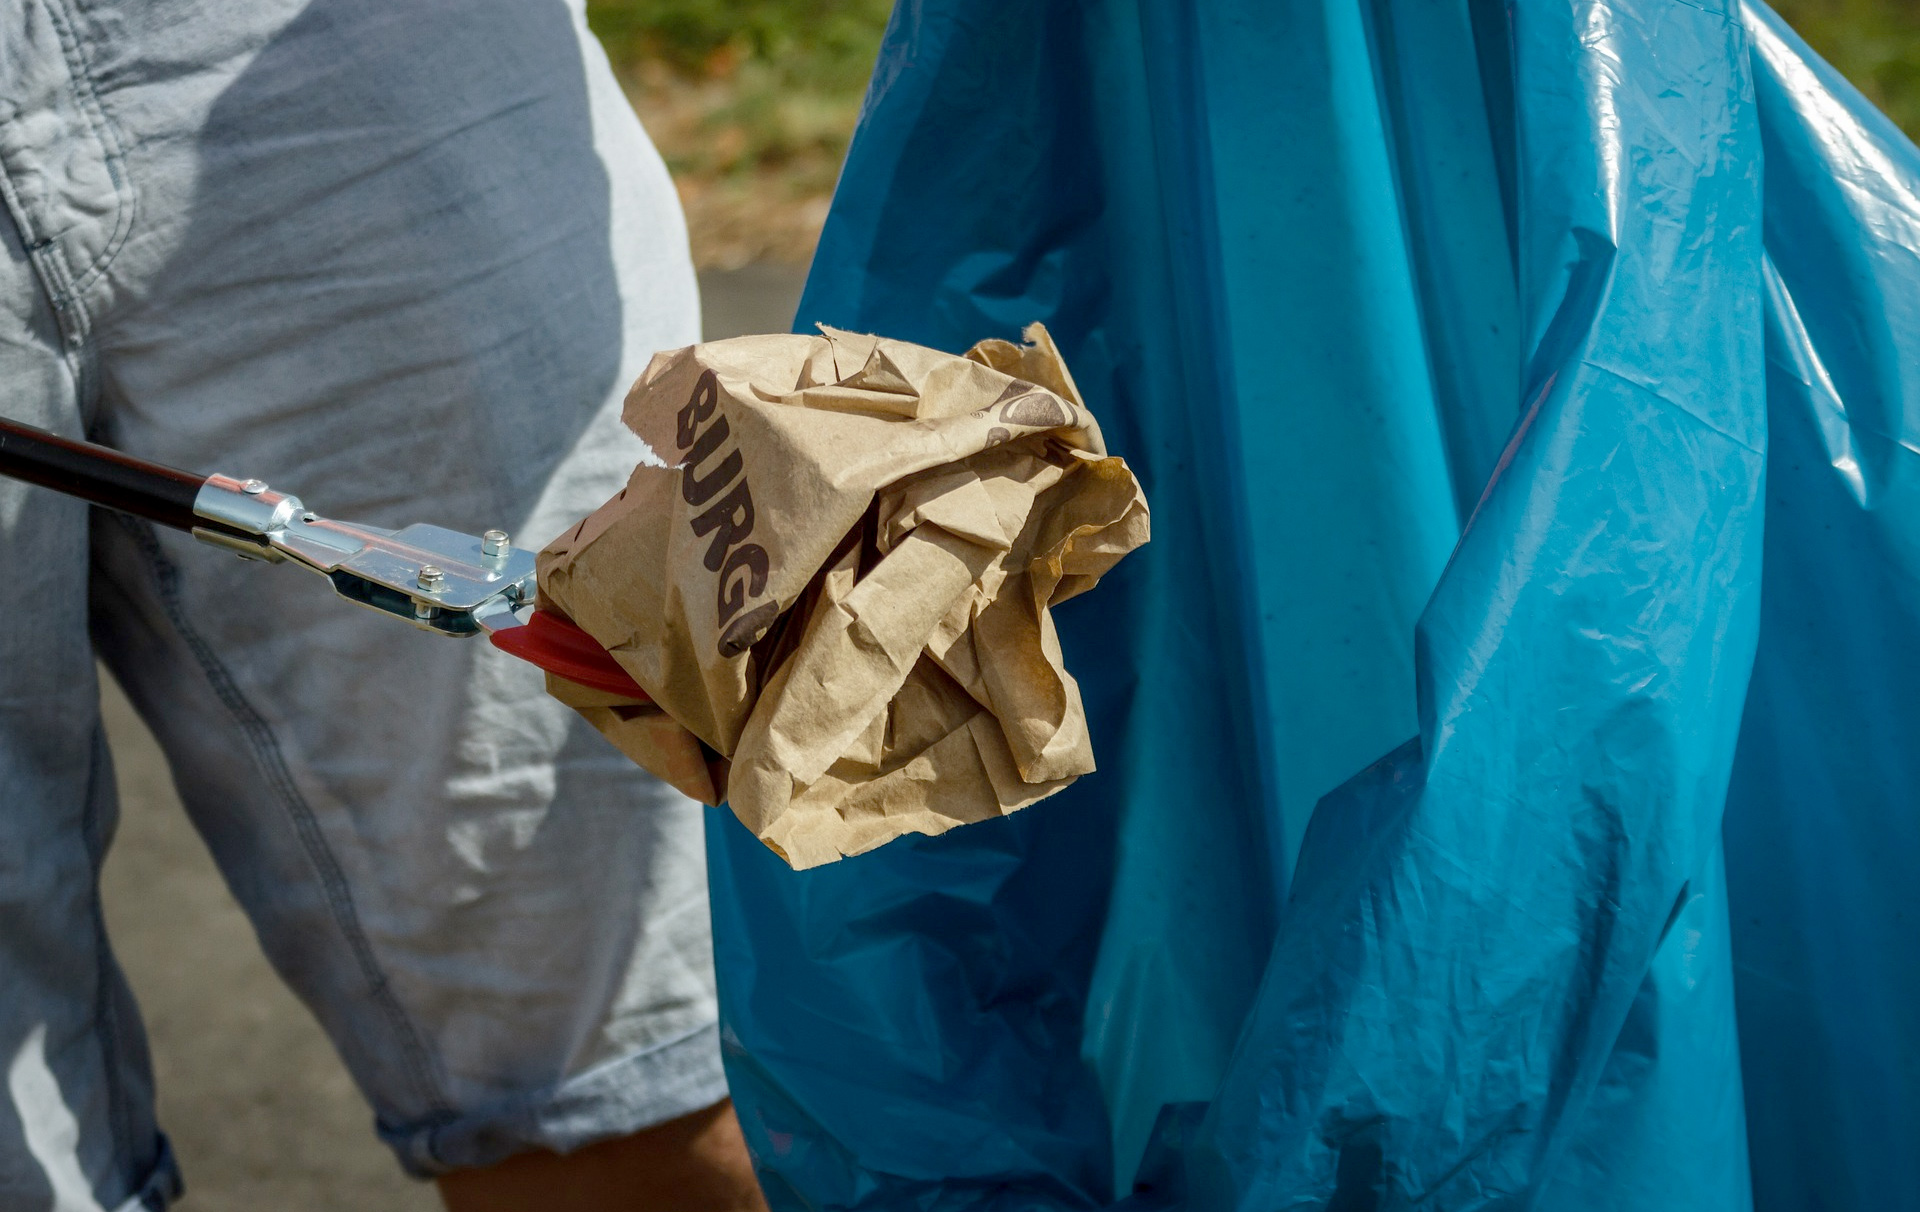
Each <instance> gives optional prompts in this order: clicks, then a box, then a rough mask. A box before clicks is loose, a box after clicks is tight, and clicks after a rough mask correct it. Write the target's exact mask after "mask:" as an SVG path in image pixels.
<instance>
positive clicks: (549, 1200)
mask: <svg viewBox="0 0 1920 1212" xmlns="http://www.w3.org/2000/svg"><path fill="white" fill-rule="evenodd" d="M440 1195H441V1198H442V1199H444V1200H445V1201H446V1205H447V1212H525V1210H526V1209H529V1208H538V1209H540V1210H541V1212H597V1210H600V1209H611V1208H621V1209H627V1208H631V1209H634V1210H635V1212H640V1210H641V1209H648V1210H651V1209H655V1208H672V1209H677V1210H679V1212H755V1210H756V1209H764V1208H765V1207H766V1201H765V1200H764V1199H763V1198H762V1197H761V1195H760V1188H759V1187H758V1186H756V1185H755V1184H754V1181H753V1167H752V1164H751V1162H750V1161H749V1159H748V1157H747V1142H746V1140H745V1139H744V1138H743V1137H742V1136H741V1135H740V1123H739V1121H738V1120H736V1119H735V1118H734V1115H733V1104H732V1103H731V1102H724V1103H719V1104H717V1105H715V1106H712V1107H708V1108H707V1109H706V1110H704V1111H696V1112H694V1113H693V1114H692V1115H683V1116H681V1117H680V1118H679V1119H676V1120H671V1121H669V1122H667V1123H664V1124H660V1125H658V1126H657V1127H653V1128H648V1129H646V1130H644V1131H641V1132H636V1133H634V1134H633V1135H632V1136H625V1137H621V1138H619V1139H617V1140H610V1141H603V1142H601V1143H600V1144H597V1145H589V1146H587V1147H586V1148H585V1149H582V1150H580V1151H579V1152H577V1153H568V1154H558V1153H548V1152H544V1151H543V1152H538V1153H521V1154H519V1155H517V1156H515V1157H511V1158H509V1159H507V1160H506V1161H504V1162H502V1163H500V1164H499V1165H497V1166H492V1167H489V1168H488V1169H485V1170H462V1171H460V1172H458V1173H455V1174H449V1175H446V1176H444V1177H443V1178H441V1179H440Z"/></svg>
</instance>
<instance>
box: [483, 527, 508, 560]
mask: <svg viewBox="0 0 1920 1212" xmlns="http://www.w3.org/2000/svg"><path fill="white" fill-rule="evenodd" d="M480 554H481V555H490V556H502V555H505V554H507V532H506V531H504V530H489V531H488V532H487V533H485V534H483V535H481V536H480Z"/></svg>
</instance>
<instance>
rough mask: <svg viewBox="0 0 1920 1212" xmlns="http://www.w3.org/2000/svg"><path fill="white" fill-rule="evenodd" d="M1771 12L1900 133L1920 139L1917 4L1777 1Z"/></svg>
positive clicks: (1910, 0)
mask: <svg viewBox="0 0 1920 1212" xmlns="http://www.w3.org/2000/svg"><path fill="white" fill-rule="evenodd" d="M1774 9H1775V11H1776V12H1778V13H1779V14H1780V15H1781V16H1782V17H1784V18H1786V20H1787V24H1789V25H1791V26H1793V28H1794V29H1796V30H1798V31H1799V33H1800V36H1801V37H1803V38H1805V39H1806V40H1807V42H1808V43H1809V44H1810V45H1811V46H1812V47H1813V49H1814V50H1816V51H1818V52H1820V56H1821V57H1822V58H1823V59H1825V60H1826V61H1827V62H1829V63H1831V64H1833V65H1834V66H1835V67H1836V68H1838V69H1839V70H1840V72H1841V74H1842V75H1844V76H1846V78H1847V79H1849V80H1851V81H1853V83H1854V84H1855V85H1856V86H1857V87H1858V88H1859V89H1860V91H1861V92H1863V93H1865V94H1866V95H1867V97H1868V99H1869V100H1871V101H1872V102H1873V103H1874V104H1875V105H1877V106H1879V107H1880V108H1881V109H1882V110H1884V111H1885V112H1886V114H1887V116H1888V117H1890V118H1892V119H1893V120H1894V121H1895V122H1897V123H1899V124H1900V127H1901V129H1903V130H1905V131H1906V132H1907V134H1908V135H1909V136H1911V137H1915V138H1920V3H1916V0H1775V3H1774Z"/></svg>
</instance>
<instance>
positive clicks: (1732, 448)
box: [709, 0, 1920, 1212]
mask: <svg viewBox="0 0 1920 1212" xmlns="http://www.w3.org/2000/svg"><path fill="white" fill-rule="evenodd" d="M1916 250H1920V156H1916V154H1915V152H1914V150H1913V148H1912V147H1911V146H1910V145H1909V144H1907V143H1906V141H1905V140H1904V139H1903V138H1902V137H1901V136H1900V135H1899V134H1898V133H1897V132H1895V131H1894V130H1893V128H1892V127H1891V126H1890V125H1889V124H1888V123H1886V122H1885V120H1884V119H1882V118H1880V117H1879V116H1878V115H1876V114H1874V113H1872V112H1871V110H1870V109H1869V107H1867V106H1866V104H1865V103H1864V102H1863V101H1862V100H1861V99H1860V98H1859V97H1858V96H1857V95H1856V94H1854V93H1853V92H1852V90H1850V89H1849V88H1848V87H1847V86H1846V85H1845V84H1843V83H1842V82H1840V81H1839V80H1838V79H1837V78H1836V77H1835V76H1834V75H1833V74H1832V73H1831V72H1830V71H1829V70H1828V69H1826V68H1825V67H1824V66H1823V65H1820V64H1819V63H1817V62H1816V61H1815V60H1813V58H1812V57H1811V55H1810V54H1809V52H1807V51H1806V49H1805V48H1804V47H1803V46H1802V45H1801V44H1800V43H1799V42H1798V41H1797V40H1796V39H1795V38H1794V37H1793V35H1791V34H1790V33H1788V32H1787V31H1786V30H1785V28H1784V27H1783V26H1782V25H1780V23H1779V22H1778V21H1777V20H1776V19H1775V18H1773V17H1772V15H1771V14H1770V13H1768V12H1767V11H1766V10H1764V9H1763V8H1759V7H1757V6H1749V7H1746V8H1740V7H1737V6H1735V7H1728V6H1724V5H1720V4H1714V3H1704V4H1672V3H1656V2H1654V0H1633V2H1630V3H1613V4H1600V3H1570V2H1569V0H1515V2H1514V3H1512V4H1511V5H1502V4H1499V3H1483V2H1482V0H1368V2H1365V3H1353V2H1344V3H1343V2H1340V0H1264V2H1261V3H1255V2H1253V0H1212V2H1210V3H1207V4H1204V5H1201V4H1189V5H1160V4H1150V3H1144V2H1141V3H1133V2H1128V0H1089V2H1088V3H1085V4H1077V5H1033V4H1026V3H1016V2H1014V0H922V2H919V3H907V4H903V5H902V6H901V7H900V8H899V10H898V11H897V12H896V14H895V18H894V23H893V26H892V28H891V30H890V31H889V34H888V37H887V41H886V46H885V48H884V50H883V52H882V56H881V60H880V64H879V67H878V69H877V72H876V76H875V81H874V86H873V89H872V92H871V93H870V96H869V102H868V108H867V112H866V114H865V116H864V118H863V121H862V125H861V129H860V132H859V134H858V136H857V137H856V140H855V143H854V146H853V149H852V152H851V154H850V157H849V160H848V164H847V167H846V170H845V173H844V175H843V178H842V181H841V185H840V188H839V191H838V193H837V195H836V198H835V203H834V209H833V213H832V215H831V217H830V219H829V222H828V227H827V231H826V235H825V237H824V239H823V242H822V245H821V250H820V253H819V255H818V257H817V259H816V262H815V267H814V271H813V275H812V277H811V279H810V281H809V285H808V291H807V295H806V298H805V300H804V301H803V303H802V307H801V312H800V315H799V317H798V321H799V323H800V325H801V326H802V327H805V326H809V325H811V324H812V323H813V322H815V321H822V322H826V323H830V324H834V325H837V326H841V327H847V328H854V329H861V330H877V331H884V332H886V333H888V334H889V335H892V336H897V337H900V338H903V339H906V340H911V341H918V342H922V343H925V344H930V345H935V346H939V347H942V348H946V349H953V350H958V349H962V348H965V347H966V346H967V345H969V344H971V343H972V342H973V341H975V340H977V339H979V338H982V337H986V336H995V335H999V336H1009V335H1012V334H1013V333H1015V332H1016V331H1017V330H1018V328H1019V327H1020V326H1021V325H1022V324H1024V323H1026V322H1029V321H1031V320H1036V319H1037V320H1041V321H1044V322H1045V323H1046V324H1047V325H1048V327H1049V328H1050V329H1051V330H1052V331H1053V333H1054V334H1055V336H1056V337H1057V338H1058V340H1059V343H1060V346H1061V348H1062V350H1063V352H1064V353H1065V354H1066V357H1067V359H1068V362H1069V364H1070V365H1071V366H1072V367H1073V370H1074V373H1075V376H1076V378H1077V379H1078V381H1079V383H1080V384H1081V386H1082V388H1083V390H1084V392H1085V394H1086V396H1087V397H1088V400H1089V403H1090V404H1091V405H1092V406H1093V408H1094V409H1095V411H1096V412H1097V413H1098V414H1099V415H1100V416H1101V417H1102V419H1103V422H1104V423H1105V424H1106V429H1107V437H1108V441H1109V444H1110V446H1111V447H1112V448H1113V449H1114V450H1115V451H1116V452H1117V453H1120V454H1122V455H1124V456H1125V457H1126V458H1127V459H1128V461H1129V463H1130V464H1132V465H1133V466H1134V467H1135V468H1136V470H1137V471H1138V473H1139V475H1140V478H1141V480H1142V481H1143V483H1144V485H1145V487H1146V490H1147V492H1148V495H1149V497H1150V498H1151V499H1152V500H1153V501H1154V503H1155V510H1156V542H1155V543H1154V544H1153V545H1152V546H1151V547H1149V548H1147V549H1145V550H1144V551H1143V552H1142V553H1140V554H1139V555H1137V556H1136V557H1135V558H1134V560H1133V561H1132V562H1130V564H1129V565H1126V566H1123V567H1122V568H1121V569H1120V570H1118V571H1117V572H1116V573H1115V574H1114V575H1113V576H1112V577H1111V578H1110V579H1109V581H1108V583H1107V585H1106V586H1103V591H1102V595H1101V600H1100V601H1099V602H1097V603H1092V604H1088V603H1071V604H1068V605H1067V606H1066V607H1064V608H1063V609H1062V610H1061V611H1060V613H1059V616H1058V617H1059V624H1060V629H1061V633H1062V637H1063V641H1064V643H1065V646H1066V649H1067V658H1068V661H1069V664H1070V665H1072V667H1074V668H1075V669H1076V670H1085V671H1086V673H1085V676H1084V677H1083V679H1082V689H1083V692H1084V694H1085V696H1086V702H1087V706H1088V712H1089V717H1090V722H1091V725H1092V727H1093V730H1094V736H1095V739H1096V743H1098V744H1099V745H1100V746H1101V748H1102V751H1103V752H1104V753H1107V754H1111V755H1113V756H1112V758H1111V759H1110V760H1109V761H1108V762H1107V764H1106V767H1105V768H1104V769H1103V770H1102V772H1101V773H1100V774H1098V775H1097V776H1094V777H1091V778H1088V779H1085V780H1082V782H1081V783H1079V784H1077V785H1076V786H1075V787H1073V788H1072V789H1071V790H1069V791H1068V792H1066V793H1064V794H1063V795H1062V796H1061V797H1059V799H1058V800H1057V801H1053V802H1051V803H1049V804H1047V805H1043V806H1041V807H1039V808H1037V809H1034V810H1030V811H1028V812H1026V813H1023V814H1021V815H1020V816H1017V817H1014V818H1010V819H1007V820H1003V821H997V822H992V823H988V824H983V825H979V826H974V827H970V828H969V829H967V830H962V831H959V832H957V833H954V834H951V835H948V836H944V837H940V838H932V839H909V840H905V841H902V842H898V843H895V844H893V845H890V846H888V847H886V848H883V849H882V850H879V851H876V852H874V853H873V854H870V855H867V856H863V857H861V858H860V859H858V860H855V861H852V862H849V863H845V864H841V865H839V866H836V867H831V868H824V869H821V870H818V871H809V872H799V873H795V872H792V871H788V870H786V869H785V868H784V867H783V866H782V865H781V864H779V863H778V861H777V860H776V859H774V858H773V857H772V856H770V855H767V854H765V853H762V852H760V851H759V848H758V846H757V844H756V843H754V842H753V840H752V839H751V838H750V837H748V836H747V835H746V834H745V832H744V831H743V830H741V829H739V828H738V827H737V826H736V825H734V824H733V823H732V822H731V821H730V820H728V819H726V818H725V817H723V816H719V815H716V816H714V817H713V818H711V823H710V830H709V839H710V842H709V854H710V861H711V868H712V878H713V894H714V914H715V933H716V939H717V946H718V948H719V959H720V969H721V982H722V1003H723V1014H724V1016H725V1020H726V1026H725V1035H724V1039H725V1044H726V1047H727V1059H728V1066H729V1073H730V1076H731V1079H732V1083H733V1090H734V1097H735V1099H736V1100H737V1103H738V1105H739V1107H740V1110H741V1114H742V1119H743V1123H744V1125H745V1128H746V1131H747V1134H748V1138H749V1141H750V1143H751V1145H752V1147H753V1149H754V1152H755V1156H756V1160H757V1162H758V1164H759V1166H760V1168H761V1174H762V1178H763V1180H764V1182H765V1184H766V1186H767V1188H768V1192H769V1196H770V1198H771V1199H772V1201H773V1203H774V1205H775V1206H776V1207H777V1208H783V1209H785V1208H814V1209H829V1208H836V1209H837V1208H863V1209H882V1208H884V1209H893V1208H910V1209H929V1210H932V1209H939V1210H942V1212H945V1210H956V1212H957V1210H960V1209H1015V1208H1019V1209H1031V1208H1085V1207H1102V1206H1108V1205H1111V1204H1114V1203H1115V1202H1117V1201H1121V1200H1123V1199H1124V1200H1127V1201H1128V1202H1129V1203H1130V1205H1137V1206H1140V1207H1151V1206H1166V1205H1170V1204H1177V1205H1183V1206H1186V1207H1191V1208H1196V1209H1199V1208H1207V1209H1212V1208H1245V1209H1262V1210H1265V1209H1276V1208H1328V1209H1335V1210H1338V1212H1362V1210H1366V1209H1390V1208H1407V1207H1413V1206H1418V1207H1421V1208H1482V1207H1515V1208H1518V1207H1529V1208H1541V1209H1582V1210H1584V1209H1672V1208H1687V1209H1729V1210H1732V1209H1744V1208H1747V1207H1758V1208H1762V1209H1770V1210H1771V1209H1792V1210H1799V1209H1807V1210H1809V1212H1811V1210H1813V1209H1826V1208H1842V1207H1844V1208H1867V1207H1873V1208H1903V1207H1920V1166H1915V1165H1913V1163H1912V1153H1913V1148H1914V1142H1915V1141H1920V1016H1916V1015H1915V1014H1914V1013H1913V1012H1912V1007H1913V1006H1914V1005H1916V1004H1920V950H1917V949H1916V948H1915V946H1914V945H1913V944H1914V930H1915V923H1917V922H1920V881H1916V880H1914V879H1913V878H1912V877H1911V875H1910V874H1909V871H1910V870H1911V869H1912V868H1913V867H1914V866H1915V865H1916V862H1920V810H1916V808H1915V807H1914V805H1916V804H1920V495H1917V490H1920V483H1917V480H1920V468H1917V467H1916V463H1915V459H1916V452H1920V388H1916V380H1915V373H1916V372H1915V371H1914V370H1913V369H1912V368H1914V367H1917V366H1920V259H1917V254H1916ZM1416 637H1417V638H1416ZM1409 738H1411V739H1409ZM1383 755H1384V756H1383ZM1323 797H1324V798H1323ZM1316 803H1317V804H1318V808H1317V809H1316V807H1315V805H1316ZM1309 822H1311V823H1309ZM1143 1159H1144V1164H1143ZM1136 1186H1137V1187H1138V1189H1136Z"/></svg>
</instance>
